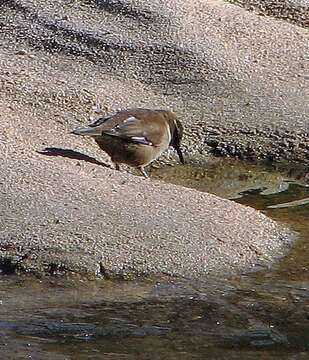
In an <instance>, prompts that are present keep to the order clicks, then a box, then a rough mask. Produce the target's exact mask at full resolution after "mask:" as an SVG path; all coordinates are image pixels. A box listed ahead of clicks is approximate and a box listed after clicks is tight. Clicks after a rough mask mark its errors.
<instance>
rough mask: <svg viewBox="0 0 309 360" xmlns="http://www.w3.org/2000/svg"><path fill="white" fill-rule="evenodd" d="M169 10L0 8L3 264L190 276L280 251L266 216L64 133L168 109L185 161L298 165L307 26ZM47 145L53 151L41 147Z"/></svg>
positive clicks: (144, 5) (118, 5)
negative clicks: (92, 120)
mask: <svg viewBox="0 0 309 360" xmlns="http://www.w3.org/2000/svg"><path fill="white" fill-rule="evenodd" d="M164 4H165V6H162V1H152V2H151V3H150V2H146V1H103V0H102V1H100V0H87V1H86V0H78V1H62V0H58V1H53V2H47V1H43V0H39V1H26V0H15V1H14V0H7V1H6V2H2V3H1V5H0V7H1V11H0V27H1V37H0V46H1V52H0V63H1V66H0V81H1V88H0V94H1V97H0V110H1V111H0V116H1V124H0V126H1V133H0V136H1V142H0V147H1V153H2V159H3V161H2V163H1V165H0V166H1V189H0V192H1V195H0V196H1V202H0V204H1V205H0V212H1V226H0V232H1V239H2V242H1V246H2V247H1V257H2V263H3V264H4V265H6V268H8V269H9V268H10V267H13V268H14V267H16V266H17V264H18V267H19V268H20V269H24V270H29V271H30V270H31V271H32V270H33V271H46V272H50V273H53V272H57V271H60V272H61V271H62V270H63V271H66V270H68V271H69V270H72V271H86V272H89V273H91V274H98V273H100V274H103V275H104V274H110V273H117V274H118V273H130V272H135V273H145V272H146V273H147V272H158V271H162V272H166V273H170V274H182V275H186V276H187V275H190V274H191V275H196V276H199V275H200V274H204V273H217V272H220V271H226V270H227V269H228V268H231V269H235V270H237V269H238V270H239V269H244V268H248V267H249V266H252V264H253V263H255V262H256V261H262V260H265V256H266V258H267V259H269V258H271V257H272V256H273V255H276V254H279V253H281V249H282V247H284V246H285V240H284V237H281V239H282V241H278V238H280V235H278V233H279V232H280V231H279V229H278V228H277V227H276V225H275V224H274V223H272V222H271V221H270V220H268V219H267V218H265V217H264V216H262V215H261V214H259V213H257V212H255V211H253V210H251V209H248V208H244V207H241V206H239V205H236V204H233V203H230V202H228V201H224V200H220V199H219V198H214V197H213V196H210V195H208V194H203V195H201V194H200V193H198V192H195V191H193V190H183V189H182V188H178V187H175V186H169V185H163V184H161V183H158V182H153V181H144V180H142V179H140V178H137V177H133V176H131V175H129V174H127V173H116V172H114V171H113V170H111V169H108V168H106V167H104V166H99V165H100V164H98V162H99V161H101V160H102V161H105V162H106V161H108V159H107V158H106V157H105V156H104V154H102V153H101V152H100V151H99V150H98V149H97V148H96V147H95V145H94V144H92V143H90V142H87V141H85V140H84V139H77V138H72V137H71V136H69V135H68V132H69V131H70V130H71V129H73V128H74V127H76V126H79V125H80V124H81V123H86V122H88V120H89V117H90V116H99V115H100V114H104V113H106V112H112V111H115V110H116V109H118V108H126V107H133V106H134V107H136V106H143V107H151V108H153V107H167V108H170V109H172V110H174V111H175V112H176V113H177V114H179V118H180V119H181V120H182V121H183V122H184V124H185V127H186V136H185V140H184V148H185V149H186V153H187V157H188V156H189V155H190V154H192V156H194V153H195V152H197V151H198V152H202V153H204V152H208V151H211V152H214V153H216V154H223V155H226V154H229V155H232V156H236V157H241V158H266V159H270V160H280V159H289V160H295V161H296V160H297V161H308V153H309V151H308V150H309V147H308V146H309V145H308V130H309V124H308V101H306V100H307V93H306V85H307V83H306V77H305V60H306V59H305V57H306V53H307V50H308V49H307V40H308V32H307V29H306V28H305V27H303V26H298V25H303V22H302V20H299V21H296V24H294V25H293V24H290V23H288V22H285V21H283V20H277V19H274V18H272V17H260V16H258V15H257V14H255V13H251V12H248V11H246V10H245V9H242V8H241V7H238V6H235V5H232V4H229V3H226V2H223V1H220V0H218V1H211V2H205V1H190V2H188V1H182V0H177V1H174V2H169V1H166V2H164ZM46 147H48V148H53V149H51V150H49V151H47V153H49V154H51V153H52V154H54V155H55V154H58V155H61V156H58V157H54V156H50V157H47V156H44V155H42V154H39V153H38V152H37V151H42V149H44V148H46ZM77 152H79V154H77ZM80 152H82V153H83V154H85V153H87V154H88V156H90V157H88V158H87V157H85V155H83V154H80ZM45 153H46V151H45ZM72 157H73V158H74V159H72ZM78 157H79V158H80V159H79V160H76V158H78ZM94 158H95V159H94ZM81 159H84V160H87V161H86V162H82V161H81ZM226 214H228V216H227V215H226ZM149 219H150V220H149ZM184 219H186V220H185V221H184ZM243 219H246V221H247V223H246V224H245V225H244V222H243ZM188 224H189V226H188ZM264 255H265V256H264ZM267 261H268V260H267ZM205 264H207V265H206V266H205Z"/></svg>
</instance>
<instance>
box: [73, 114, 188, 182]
mask: <svg viewBox="0 0 309 360" xmlns="http://www.w3.org/2000/svg"><path fill="white" fill-rule="evenodd" d="M72 133H73V134H75V135H82V136H90V137H93V138H94V140H95V141H96V143H97V144H98V145H99V147H100V148H101V149H102V150H104V151H105V152H106V153H107V154H108V155H109V156H110V157H111V160H112V162H113V163H114V164H115V166H116V169H117V170H119V164H121V163H123V164H127V165H130V166H134V167H136V168H138V169H139V170H140V171H141V173H142V174H143V175H144V176H145V177H148V175H147V173H146V171H145V169H144V167H145V166H147V165H148V164H150V163H151V162H152V161H154V160H155V159H157V158H158V157H159V156H160V155H161V154H162V153H163V152H164V151H165V150H167V149H168V147H169V146H172V147H173V148H174V149H175V150H176V152H177V154H178V156H179V159H180V162H181V163H182V164H184V158H183V155H182V152H181V150H180V142H181V139H182V135H183V126H182V124H181V122H180V121H179V120H178V119H177V118H176V116H175V115H174V114H173V113H172V112H170V111H167V110H149V109H129V110H122V111H119V112H117V113H116V114H115V115H112V116H109V117H104V118H100V119H98V120H96V121H95V122H94V123H92V124H89V125H88V127H86V128H79V129H76V130H74V131H72Z"/></svg>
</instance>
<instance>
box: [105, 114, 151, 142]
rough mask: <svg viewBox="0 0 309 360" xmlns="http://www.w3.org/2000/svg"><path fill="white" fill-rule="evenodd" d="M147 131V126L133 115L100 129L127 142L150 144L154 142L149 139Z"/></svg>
mask: <svg viewBox="0 0 309 360" xmlns="http://www.w3.org/2000/svg"><path fill="white" fill-rule="evenodd" d="M147 128H148V131H147ZM148 132H149V126H145V124H143V121H142V120H141V119H138V118H136V117H135V116H129V117H127V118H126V119H123V120H122V121H120V122H118V123H117V124H115V125H114V126H113V127H112V128H109V129H103V131H102V133H104V134H107V135H111V136H116V137H119V138H121V139H124V140H126V141H129V142H133V143H137V144H143V145H150V146H152V145H154V144H153V143H152V141H150V140H149V136H147V133H148Z"/></svg>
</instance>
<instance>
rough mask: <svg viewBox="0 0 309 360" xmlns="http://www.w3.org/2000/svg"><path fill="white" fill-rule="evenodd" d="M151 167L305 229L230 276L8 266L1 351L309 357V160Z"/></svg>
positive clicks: (66, 355) (59, 355)
mask: <svg viewBox="0 0 309 360" xmlns="http://www.w3.org/2000/svg"><path fill="white" fill-rule="evenodd" d="M151 176H152V177H153V178H160V179H162V180H164V181H169V182H174V183H179V184H182V185H184V186H189V187H194V188H197V189H199V190H202V191H209V192H212V193H215V194H218V195H221V196H224V197H228V198H233V199H235V201H237V202H239V203H242V204H245V205H249V206H253V207H255V208H257V209H259V210H261V211H263V212H264V213H266V214H267V215H268V216H270V217H272V218H273V219H275V220H276V221H278V222H281V223H284V224H286V225H288V226H289V227H290V228H291V229H292V230H294V231H295V232H297V234H298V235H297V240H296V242H295V245H294V246H293V248H292V249H291V251H290V252H289V253H288V254H287V256H286V257H284V258H283V259H281V260H280V261H279V262H278V263H276V264H274V265H273V267H272V268H271V269H260V271H258V272H254V273H251V274H244V275H242V276H239V277H237V278H234V279H229V280H227V279H222V278H221V279H215V278H210V279H207V281H202V280H201V281H191V280H188V279H171V278H166V277H162V278H158V277H157V278H148V279H143V280H142V279H141V280H134V281H130V282H111V281H106V280H104V281H103V280H102V281H85V280H83V279H78V278H75V279H72V278H71V279H63V278H44V279H42V280H39V279H33V278H29V277H16V276H5V275H2V276H1V277H0V284H1V285H0V300H1V302H0V315H1V316H0V319H1V320H0V334H1V335H2V336H1V341H0V359H14V360H15V359H27V358H31V359H56V360H57V359H74V360H75V359H76V360H84V359H308V358H309V315H308V314H309V312H308V310H309V271H308V270H309V221H308V219H309V201H308V198H309V187H308V183H307V182H306V181H307V180H306V176H307V169H304V168H297V169H295V168H294V169H291V168H290V167H289V166H287V167H286V168H282V169H276V168H269V167H265V166H256V165H253V164H247V163H241V162H236V161H227V160H218V161H216V162H213V163H210V164H208V165H207V166H205V165H190V166H186V167H182V166H175V167H168V166H166V167H164V168H161V169H153V170H152V173H151ZM295 179H297V181H295ZM306 199H307V200H306Z"/></svg>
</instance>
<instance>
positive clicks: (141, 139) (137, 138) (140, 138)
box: [131, 136, 152, 146]
mask: <svg viewBox="0 0 309 360" xmlns="http://www.w3.org/2000/svg"><path fill="white" fill-rule="evenodd" d="M131 139H132V140H133V141H137V142H139V143H141V144H146V145H150V146H152V142H150V141H148V140H147V139H146V138H145V137H144V136H132V137H131Z"/></svg>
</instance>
